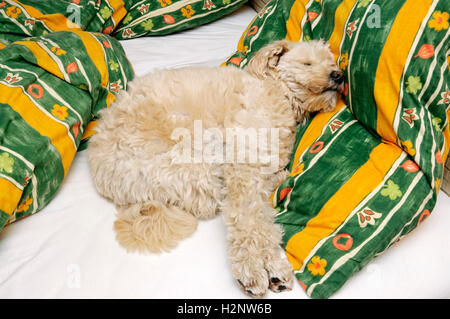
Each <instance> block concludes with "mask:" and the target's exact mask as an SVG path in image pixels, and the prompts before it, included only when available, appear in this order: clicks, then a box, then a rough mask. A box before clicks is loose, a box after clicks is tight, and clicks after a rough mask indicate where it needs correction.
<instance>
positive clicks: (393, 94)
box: [374, 0, 432, 143]
mask: <svg viewBox="0 0 450 319" xmlns="http://www.w3.org/2000/svg"><path fill="white" fill-rule="evenodd" d="M431 3H432V0H421V1H406V3H405V4H404V5H403V7H402V8H401V10H400V12H399V13H398V14H397V18H396V19H395V21H394V23H393V25H392V28H391V31H390V33H389V36H388V38H387V40H386V43H385V44H384V48H383V51H382V53H381V56H380V59H379V62H378V68H377V72H376V80H375V87H374V96H375V101H376V103H377V113H378V114H377V132H378V134H379V135H380V136H381V137H382V138H383V139H385V140H388V141H390V142H392V143H395V142H396V141H397V135H396V133H395V131H394V128H393V121H394V117H395V113H396V110H397V106H398V103H399V92H400V84H401V83H400V81H401V79H402V75H403V69H404V67H405V64H406V60H407V58H408V54H409V51H410V50H411V46H412V44H413V42H414V38H415V36H416V34H417V31H418V30H419V28H420V25H421V24H422V21H423V19H424V18H425V16H426V15H427V13H428V10H429V9H430V5H431Z"/></svg>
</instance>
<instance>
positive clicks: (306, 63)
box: [303, 62, 311, 66]
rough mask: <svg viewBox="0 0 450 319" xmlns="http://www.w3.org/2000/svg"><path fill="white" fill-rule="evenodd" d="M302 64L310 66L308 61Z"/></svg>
mask: <svg viewBox="0 0 450 319" xmlns="http://www.w3.org/2000/svg"><path fill="white" fill-rule="evenodd" d="M303 65H305V66H311V63H309V62H303Z"/></svg>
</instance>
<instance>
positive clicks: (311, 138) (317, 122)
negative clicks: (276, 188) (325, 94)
mask: <svg viewBox="0 0 450 319" xmlns="http://www.w3.org/2000/svg"><path fill="white" fill-rule="evenodd" d="M343 107H345V102H344V101H343V100H342V99H341V100H339V101H338V103H337V105H336V108H335V109H334V110H333V111H332V112H327V113H319V114H317V115H316V116H315V117H314V119H313V120H312V121H311V123H310V124H309V126H308V128H307V129H306V131H305V134H303V136H302V139H301V140H300V143H299V144H298V146H297V149H296V150H295V155H294V162H293V166H292V168H294V167H296V166H297V165H298V164H299V162H298V161H299V159H300V156H301V155H302V154H303V153H304V152H305V151H306V149H307V148H308V147H310V146H311V145H312V144H313V143H314V142H315V141H316V140H317V139H318V138H319V136H320V135H321V134H322V130H323V128H324V126H325V125H327V123H328V122H329V121H330V119H331V118H332V117H333V116H334V115H336V113H337V112H339V111H340V110H341V109H342V108H343Z"/></svg>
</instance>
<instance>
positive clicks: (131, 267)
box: [0, 5, 450, 299]
mask: <svg viewBox="0 0 450 319" xmlns="http://www.w3.org/2000/svg"><path fill="white" fill-rule="evenodd" d="M254 15H255V11H254V9H253V8H251V7H250V6H248V5H244V6H243V7H242V8H240V9H238V10H237V11H235V12H234V13H232V14H230V15H228V16H226V17H225V18H222V19H219V20H217V21H215V22H212V23H209V24H207V25H203V26H200V27H198V28H195V29H192V30H189V31H184V32H181V33H176V34H173V35H169V36H164V37H145V38H138V39H133V40H124V41H121V44H122V45H123V47H124V50H125V52H126V54H127V56H128V58H129V60H130V61H131V63H132V65H133V67H134V70H135V72H136V74H137V75H143V74H146V73H148V72H151V71H152V70H154V69H157V68H175V67H182V66H188V65H210V66H216V65H219V64H220V63H221V62H223V61H224V60H226V58H227V57H228V56H229V55H230V54H231V53H232V52H233V51H235V49H236V43H237V42H238V40H239V38H240V36H241V34H242V31H243V30H244V29H245V27H246V26H247V25H248V24H249V23H250V21H251V20H252V18H253V17H254ZM449 212H450V198H449V197H448V196H447V195H446V194H445V193H443V192H441V193H440V194H439V195H438V199H437V205H436V207H435V209H434V211H433V214H432V215H431V216H430V218H428V219H427V222H426V223H424V224H423V225H422V226H421V227H419V228H418V229H416V230H415V231H414V232H413V234H414V235H413V236H407V237H406V238H404V239H403V240H402V241H401V244H400V245H398V244H395V245H394V247H392V248H391V249H389V250H388V251H386V252H385V253H384V254H382V255H380V256H378V257H377V258H375V259H374V260H373V261H372V262H371V263H370V264H369V265H368V266H367V267H365V268H364V269H363V270H362V271H361V272H359V273H357V274H356V275H354V276H353V277H352V278H351V279H350V280H348V282H347V283H346V284H345V285H344V286H343V287H342V288H341V289H340V290H339V291H338V292H337V293H335V294H334V295H333V296H332V298H450V276H447V275H446V271H447V270H448V269H449V268H450V254H449V253H448V248H449V247H450V233H449V231H448V229H450V214H449ZM114 214H115V209H114V206H113V205H112V204H111V203H110V202H108V201H107V200H105V199H104V198H102V197H101V196H100V195H98V194H97V193H96V191H95V188H94V185H93V183H92V181H91V178H90V174H89V168H88V162H87V156H86V152H85V151H80V152H78V154H77V156H76V157H75V160H74V162H73V164H72V166H71V168H70V171H69V173H68V175H67V177H66V179H65V180H64V182H63V185H62V187H61V188H60V189H59V191H58V192H57V194H56V196H55V197H54V199H53V200H52V201H51V202H50V204H49V205H48V206H47V207H45V208H44V209H43V210H42V211H40V212H39V214H36V215H33V216H31V217H29V218H26V219H24V220H22V221H20V222H17V223H13V224H10V225H8V226H7V227H5V228H4V230H3V231H2V232H1V233H0V269H1V271H0V297H1V298H248V297H247V296H246V295H244V294H243V293H242V292H241V290H240V289H239V287H238V284H237V283H236V282H235V281H234V280H233V278H232V275H231V271H230V265H229V261H228V258H227V253H226V240H225V227H224V225H223V223H222V219H221V217H220V216H218V217H216V218H214V219H212V220H208V221H202V222H200V224H199V227H198V229H197V231H196V232H195V233H194V235H193V236H192V237H190V238H188V239H187V240H184V241H182V242H181V244H180V245H179V246H178V247H177V248H176V249H174V250H173V251H171V252H170V253H163V254H160V255H152V254H149V255H139V254H128V253H126V252H125V250H124V249H122V248H121V247H120V246H119V244H118V243H117V242H116V240H115V238H114V237H115V234H114V231H113V221H114V219H115V217H114ZM396 246H397V247H396ZM399 246H401V247H399ZM266 298H269V299H270V298H291V299H304V298H308V297H307V296H306V294H305V292H304V291H303V289H302V288H301V286H300V284H295V285H294V289H293V290H292V291H289V292H285V293H281V294H275V293H273V292H269V293H268V295H267V297H266Z"/></svg>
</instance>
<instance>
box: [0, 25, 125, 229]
mask: <svg viewBox="0 0 450 319" xmlns="http://www.w3.org/2000/svg"><path fill="white" fill-rule="evenodd" d="M0 48H1V49H0V92H1V94H0V230H1V229H2V227H3V226H4V225H5V224H6V223H9V222H13V221H15V220H18V219H21V218H24V217H27V216H29V215H31V214H34V213H36V212H37V211H39V210H40V209H42V208H43V207H44V206H45V205H46V204H47V203H48V202H49V201H50V200H51V199H52V197H53V196H54V194H55V193H56V191H57V189H58V188H59V186H60V185H61V183H62V181H63V179H64V177H65V176H66V175H67V172H68V170H69V168H70V165H71V162H72V160H73V158H74V156H75V154H76V152H77V150H78V149H80V148H81V147H82V145H85V141H86V139H87V138H89V136H91V135H92V134H93V133H94V131H93V128H94V127H95V118H96V116H97V114H98V111H99V110H100V109H103V108H105V107H107V106H109V105H110V104H111V103H112V102H113V101H114V99H115V95H116V94H117V93H118V92H119V90H120V89H126V87H127V83H128V81H130V80H131V79H132V78H133V70H132V68H131V65H130V64H129V62H128V60H127V59H126V57H125V53H124V51H123V49H122V47H121V46H120V44H119V43H118V41H117V40H115V39H113V38H111V37H109V36H107V35H104V34H101V33H89V32H84V31H73V32H68V31H60V32H53V33H50V34H48V35H46V36H40V37H34V38H26V39H25V40H22V41H18V42H14V43H12V44H9V45H7V46H4V45H3V46H0ZM80 144H81V145H80Z"/></svg>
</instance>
